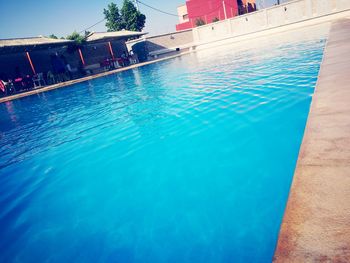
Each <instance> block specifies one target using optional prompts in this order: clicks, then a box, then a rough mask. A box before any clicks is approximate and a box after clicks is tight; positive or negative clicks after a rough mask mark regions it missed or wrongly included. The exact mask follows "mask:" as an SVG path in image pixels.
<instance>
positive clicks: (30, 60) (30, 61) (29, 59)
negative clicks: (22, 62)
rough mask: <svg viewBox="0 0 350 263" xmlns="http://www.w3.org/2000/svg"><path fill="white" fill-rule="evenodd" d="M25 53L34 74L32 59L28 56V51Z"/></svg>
mask: <svg viewBox="0 0 350 263" xmlns="http://www.w3.org/2000/svg"><path fill="white" fill-rule="evenodd" d="M26 55H27V59H28V61H29V64H30V67H31V68H32V71H33V74H34V75H35V74H36V72H35V68H34V65H33V62H32V59H31V58H30V55H29V52H26Z"/></svg>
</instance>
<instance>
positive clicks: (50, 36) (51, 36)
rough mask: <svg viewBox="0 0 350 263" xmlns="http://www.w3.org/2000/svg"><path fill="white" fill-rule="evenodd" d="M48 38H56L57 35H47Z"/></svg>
mask: <svg viewBox="0 0 350 263" xmlns="http://www.w3.org/2000/svg"><path fill="white" fill-rule="evenodd" d="M49 38H52V39H58V37H57V36H55V35H54V34H51V35H49Z"/></svg>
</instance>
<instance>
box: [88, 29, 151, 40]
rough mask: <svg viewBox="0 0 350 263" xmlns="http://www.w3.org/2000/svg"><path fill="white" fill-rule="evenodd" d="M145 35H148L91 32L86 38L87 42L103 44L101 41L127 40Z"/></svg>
mask: <svg viewBox="0 0 350 263" xmlns="http://www.w3.org/2000/svg"><path fill="white" fill-rule="evenodd" d="M146 34H148V33H145V32H137V31H128V30H122V31H115V32H93V33H91V34H90V35H89V36H88V38H87V42H103V41H110V40H116V39H125V40H127V39H130V38H137V37H140V36H143V35H146Z"/></svg>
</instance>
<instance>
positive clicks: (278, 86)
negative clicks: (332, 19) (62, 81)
mask: <svg viewBox="0 0 350 263" xmlns="http://www.w3.org/2000/svg"><path fill="white" fill-rule="evenodd" d="M324 44H325V36H322V37H319V38H316V39H308V40H300V41H296V42H293V43H288V44H286V43H280V44H274V45H273V46H271V45H264V46H262V47H260V48H237V47H236V46H224V47H220V48H217V49H215V50H211V51H203V52H198V53H194V54H191V55H188V56H183V57H180V58H177V59H172V60H168V61H164V62H161V63H156V64H152V65H148V66H145V67H141V68H138V69H133V70H130V71H126V72H122V73H119V74H115V75H111V76H108V77H104V78H99V79H95V80H93V81H90V82H84V83H80V84H77V85H74V86H71V87H69V88H62V89H59V90H53V91H50V92H47V93H41V94H38V95H36V96H30V97H26V98H23V99H20V100H15V101H12V102H6V103H3V104H0V116H1V120H0V131H1V133H0V136H1V137H0V138H1V141H0V153H1V159H0V209H1V210H0V236H1V238H0V261H1V262H12V261H14V262H43V261H48V262H62V261H66V262H270V261H271V259H272V257H273V253H274V249H275V245H276V242H277V238H278V231H279V228H280V224H281V220H282V217H283V213H284V209H285V205H286V201H287V197H288V193H289V188H290V184H291V181H292V177H293V173H294V169H295V164H296V161H297V157H298V151H299V148H300V144H301V140H302V136H303V132H304V128H305V124H306V120H307V115H308V110H309V107H310V103H311V98H312V94H313V90H314V87H315V83H316V80H317V74H318V71H319V66H320V63H321V59H322V54H323V48H324Z"/></svg>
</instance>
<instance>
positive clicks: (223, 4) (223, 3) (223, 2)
mask: <svg viewBox="0 0 350 263" xmlns="http://www.w3.org/2000/svg"><path fill="white" fill-rule="evenodd" d="M222 6H223V7H224V14H225V19H227V14H226V6H225V1H222Z"/></svg>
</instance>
